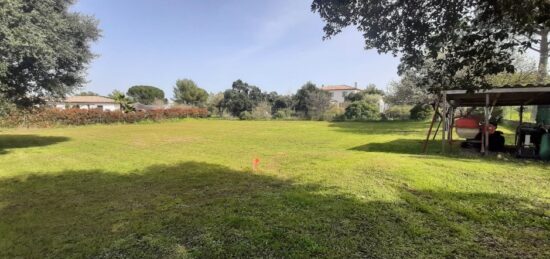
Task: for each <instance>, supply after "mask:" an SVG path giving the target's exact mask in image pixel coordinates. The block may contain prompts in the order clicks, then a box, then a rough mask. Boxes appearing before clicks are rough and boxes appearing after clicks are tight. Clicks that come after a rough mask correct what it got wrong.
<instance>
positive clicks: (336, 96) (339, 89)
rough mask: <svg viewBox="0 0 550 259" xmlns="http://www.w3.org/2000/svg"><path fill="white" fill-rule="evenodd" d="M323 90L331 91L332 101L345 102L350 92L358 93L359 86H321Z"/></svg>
mask: <svg viewBox="0 0 550 259" xmlns="http://www.w3.org/2000/svg"><path fill="white" fill-rule="evenodd" d="M321 90H323V91H327V92H329V93H330V101H331V102H333V103H337V104H341V103H344V101H345V97H346V96H347V95H348V94H350V93H357V92H359V91H360V89H359V88H357V87H353V86H348V85H328V86H323V87H321Z"/></svg>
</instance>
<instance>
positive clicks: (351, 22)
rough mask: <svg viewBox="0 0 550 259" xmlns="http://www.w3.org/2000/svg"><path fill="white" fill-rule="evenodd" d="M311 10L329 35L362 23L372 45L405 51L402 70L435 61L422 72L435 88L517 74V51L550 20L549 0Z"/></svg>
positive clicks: (371, 1) (329, 3)
mask: <svg viewBox="0 0 550 259" xmlns="http://www.w3.org/2000/svg"><path fill="white" fill-rule="evenodd" d="M312 10H313V11H314V12H318V13H319V14H320V16H321V17H322V18H323V20H324V21H325V22H326V25H325V27H324V31H325V38H330V37H332V36H334V35H336V34H338V33H339V32H341V31H342V29H343V28H344V27H347V26H356V27H357V29H358V30H359V31H361V32H362V33H363V36H364V38H365V46H366V48H368V49H372V48H375V49H377V50H378V51H379V52H381V53H392V54H394V55H397V54H398V53H399V54H400V55H401V64H400V66H399V72H400V73H403V72H404V71H415V70H419V69H421V68H422V67H424V64H425V63H426V62H432V63H433V67H434V68H438V69H433V70H427V71H423V73H420V74H421V75H423V78H422V81H421V82H422V85H421V86H423V87H425V88H429V89H430V90H431V91H432V92H439V91H441V90H442V89H449V88H465V89H469V90H475V89H479V88H489V87H491V85H490V83H489V82H488V81H487V77H488V76H489V75H495V74H498V73H502V72H513V71H514V66H513V65H512V64H511V63H512V59H513V58H512V53H513V52H514V51H524V50H525V49H527V48H528V47H531V45H532V44H533V43H538V42H540V43H544V42H543V40H537V39H536V37H534V35H536V34H537V33H541V32H544V29H545V28H548V27H549V25H550V16H549V15H548V13H550V2H549V1H547V0H523V1H514V0H494V1H483V0H448V1H440V0H411V1H384V0H314V1H313V4H312ZM517 36H523V37H521V38H520V39H517ZM543 45H544V44H543ZM545 46H547V44H546V45H545ZM545 58H546V59H547V55H546V56H545ZM457 75H460V76H458V77H457Z"/></svg>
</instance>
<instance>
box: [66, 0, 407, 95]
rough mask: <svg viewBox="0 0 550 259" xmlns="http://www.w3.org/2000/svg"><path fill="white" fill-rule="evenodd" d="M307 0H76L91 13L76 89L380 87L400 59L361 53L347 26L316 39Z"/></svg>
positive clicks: (393, 76)
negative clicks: (81, 80) (89, 39)
mask: <svg viewBox="0 0 550 259" xmlns="http://www.w3.org/2000/svg"><path fill="white" fill-rule="evenodd" d="M310 4H311V0H261V1H257V0H224V1H221V0H79V1H78V2H77V3H76V4H75V5H74V6H73V7H72V10H73V11H78V12H81V13H83V14H88V15H93V16H94V17H95V18H96V19H98V20H99V27H100V29H101V30H102V38H100V39H99V40H98V41H97V42H95V43H93V45H92V49H93V51H94V53H96V54H97V55H98V57H97V58H96V59H95V60H94V61H93V62H92V63H91V64H90V66H89V68H88V73H87V80H88V83H87V84H86V87H85V89H84V90H86V91H94V92H97V93H99V94H102V95H107V94H108V93H110V92H112V91H113V90H114V89H118V90H122V91H126V90H127V89H128V88H129V87H130V86H133V85H152V86H156V87H159V88H161V89H163V90H164V92H165V93H166V96H167V97H172V96H173V90H172V89H173V87H174V85H175V82H176V80H177V79H184V78H187V79H192V80H193V81H195V83H197V85H198V86H199V87H201V88H204V89H205V90H207V91H208V92H220V91H223V90H225V89H228V88H231V84H232V82H233V81H235V80H237V79H242V80H243V81H245V82H247V83H249V84H253V85H256V86H258V87H260V88H261V89H262V90H264V91H269V92H270V91H277V92H278V93H280V94H290V93H293V92H295V91H296V90H297V89H298V88H299V87H300V86H302V85H303V84H304V83H306V82H307V81H311V82H313V83H315V84H317V85H318V86H321V85H334V84H347V85H353V84H354V83H355V82H357V84H358V86H359V87H360V88H364V87H365V86H366V85H368V84H370V83H374V84H376V85H377V86H378V87H379V88H382V89H385V88H386V86H387V84H388V83H389V82H390V81H391V80H397V79H398V76H397V65H398V63H399V60H398V59H397V58H395V57H393V56H391V55H389V54H383V55H380V54H378V53H377V52H376V50H365V49H364V45H363V43H364V42H363V38H362V36H361V33H360V32H358V31H357V30H356V29H355V28H349V29H346V30H345V31H344V32H343V33H341V34H339V35H337V36H336V37H334V38H332V39H329V40H323V35H324V34H323V25H324V24H323V21H322V20H321V18H320V17H319V15H318V14H316V13H313V12H311V8H310Z"/></svg>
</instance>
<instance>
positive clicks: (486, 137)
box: [482, 94, 490, 154]
mask: <svg viewBox="0 0 550 259" xmlns="http://www.w3.org/2000/svg"><path fill="white" fill-rule="evenodd" d="M484 111H485V126H484V130H485V133H484V134H483V135H484V137H485V141H483V142H484V143H482V145H483V147H484V150H485V152H484V154H489V116H490V114H489V94H485V109H484Z"/></svg>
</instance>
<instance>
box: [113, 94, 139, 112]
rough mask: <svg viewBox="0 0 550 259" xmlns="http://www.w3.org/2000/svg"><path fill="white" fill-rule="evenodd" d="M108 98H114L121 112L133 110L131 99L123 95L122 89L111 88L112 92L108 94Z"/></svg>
mask: <svg viewBox="0 0 550 259" xmlns="http://www.w3.org/2000/svg"><path fill="white" fill-rule="evenodd" d="M109 98H111V99H113V100H115V102H116V103H118V104H120V109H122V111H123V112H132V111H134V107H133V106H132V100H130V98H128V97H127V96H126V95H124V93H123V92H122V91H119V90H113V92H112V93H111V94H109Z"/></svg>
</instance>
